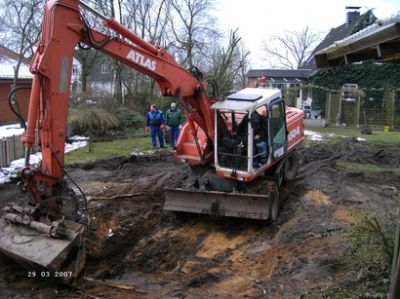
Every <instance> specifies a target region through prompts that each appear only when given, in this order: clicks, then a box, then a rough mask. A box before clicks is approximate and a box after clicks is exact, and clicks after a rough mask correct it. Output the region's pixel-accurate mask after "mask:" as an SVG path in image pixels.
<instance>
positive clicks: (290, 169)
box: [283, 151, 299, 182]
mask: <svg viewBox="0 0 400 299" xmlns="http://www.w3.org/2000/svg"><path fill="white" fill-rule="evenodd" d="M298 170H299V156H298V154H297V152H296V151H293V152H291V153H290V154H289V155H288V156H287V157H286V160H285V164H284V165H283V179H284V180H285V182H288V181H291V180H293V179H294V178H295V177H296V175H297V171H298Z"/></svg>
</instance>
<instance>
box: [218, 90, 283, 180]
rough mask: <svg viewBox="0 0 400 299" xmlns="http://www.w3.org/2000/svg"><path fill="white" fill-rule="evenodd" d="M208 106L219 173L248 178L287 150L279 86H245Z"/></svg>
mask: <svg viewBox="0 0 400 299" xmlns="http://www.w3.org/2000/svg"><path fill="white" fill-rule="evenodd" d="M211 109H214V111H215V124H216V125H215V126H216V129H215V148H216V149H217V150H216V151H215V157H214V159H215V168H216V170H217V174H219V175H220V176H223V177H230V178H232V179H238V180H242V181H246V182H249V181H251V180H253V179H254V178H255V176H257V175H258V174H259V173H261V172H265V171H266V169H267V168H268V166H270V165H271V164H272V163H273V162H274V161H275V160H277V159H279V158H280V157H281V156H283V155H285V153H286V152H287V134H286V132H287V125H286V117H285V105H284V101H283V99H282V97H281V93H280V91H279V90H271V89H258V88H246V89H244V90H242V91H240V92H237V93H235V94H232V95H230V96H228V97H227V99H226V100H224V101H221V102H217V103H215V104H214V105H213V106H211Z"/></svg>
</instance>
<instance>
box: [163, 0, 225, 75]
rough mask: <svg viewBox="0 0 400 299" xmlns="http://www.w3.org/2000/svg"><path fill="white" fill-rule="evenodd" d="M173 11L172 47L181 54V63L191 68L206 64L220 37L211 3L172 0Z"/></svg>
mask: <svg viewBox="0 0 400 299" xmlns="http://www.w3.org/2000/svg"><path fill="white" fill-rule="evenodd" d="M169 1H170V4H171V6H172V7H173V9H174V15H175V14H176V17H173V18H172V20H171V29H172V32H173V43H172V47H173V48H175V49H176V51H177V53H178V54H179V55H180V59H179V60H180V62H181V63H182V64H183V65H185V66H187V67H189V68H190V67H192V66H195V65H201V64H205V63H206V62H207V57H208V56H210V53H211V52H212V51H211V50H210V48H211V46H212V45H213V44H214V41H215V39H217V38H218V37H219V36H220V34H219V32H218V30H217V29H216V26H215V20H214V18H213V17H212V16H211V12H212V10H213V9H214V3H213V1H212V0H196V1H193V0H169Z"/></svg>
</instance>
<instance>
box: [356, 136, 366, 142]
mask: <svg viewBox="0 0 400 299" xmlns="http://www.w3.org/2000/svg"><path fill="white" fill-rule="evenodd" d="M356 140H357V141H367V139H364V138H361V137H356Z"/></svg>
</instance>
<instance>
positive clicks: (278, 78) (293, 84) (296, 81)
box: [246, 69, 313, 108]
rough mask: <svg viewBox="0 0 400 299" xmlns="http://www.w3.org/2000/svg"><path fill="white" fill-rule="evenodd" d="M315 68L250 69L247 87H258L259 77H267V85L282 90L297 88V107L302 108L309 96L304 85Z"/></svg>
mask: <svg viewBox="0 0 400 299" xmlns="http://www.w3.org/2000/svg"><path fill="white" fill-rule="evenodd" d="M312 72H313V70H311V69H298V70H286V69H255V70H249V72H248V73H247V75H246V77H247V87H258V86H259V78H261V77H263V76H264V77H267V79H268V82H267V83H266V84H265V87H270V88H278V89H281V90H282V91H287V90H289V89H291V88H292V89H295V91H296V93H297V94H296V107H298V108H302V107H303V101H305V100H306V99H307V97H308V94H306V93H305V92H304V91H303V88H302V87H303V86H304V85H307V84H308V78H309V77H310V75H311V73H312Z"/></svg>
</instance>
